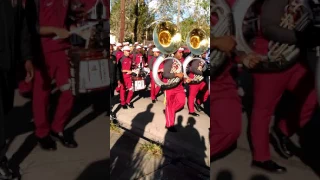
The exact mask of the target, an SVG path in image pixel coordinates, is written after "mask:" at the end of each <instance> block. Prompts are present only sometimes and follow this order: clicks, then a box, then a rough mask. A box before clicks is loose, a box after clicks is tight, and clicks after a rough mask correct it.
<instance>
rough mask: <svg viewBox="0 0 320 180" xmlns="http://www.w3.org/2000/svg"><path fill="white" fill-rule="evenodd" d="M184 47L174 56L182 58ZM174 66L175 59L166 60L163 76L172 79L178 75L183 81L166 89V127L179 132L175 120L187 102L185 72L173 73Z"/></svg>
mask: <svg viewBox="0 0 320 180" xmlns="http://www.w3.org/2000/svg"><path fill="white" fill-rule="evenodd" d="M182 52H183V49H182V48H179V49H178V50H177V51H176V52H175V53H174V57H175V58H176V59H178V60H181V58H182ZM172 66H173V61H166V62H165V63H164V69H163V77H164V78H165V80H166V79H172V78H175V77H178V78H180V79H181V82H180V83H179V85H178V86H176V87H174V88H172V89H168V90H165V97H166V109H165V116H166V128H167V129H168V130H169V131H170V132H177V130H176V128H175V127H174V122H175V115H176V112H177V111H178V110H180V109H181V108H183V107H184V104H185V98H186V95H185V92H184V87H183V77H184V75H183V73H171V69H172Z"/></svg>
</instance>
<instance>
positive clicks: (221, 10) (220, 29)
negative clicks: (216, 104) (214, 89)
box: [210, 0, 233, 75]
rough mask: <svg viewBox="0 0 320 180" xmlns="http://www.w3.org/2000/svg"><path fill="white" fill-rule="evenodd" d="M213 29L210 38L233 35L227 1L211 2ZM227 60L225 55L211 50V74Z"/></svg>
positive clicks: (217, 0) (214, 0)
mask: <svg viewBox="0 0 320 180" xmlns="http://www.w3.org/2000/svg"><path fill="white" fill-rule="evenodd" d="M210 5H211V24H213V28H211V32H210V36H211V38H212V37H221V36H225V35H231V34H232V26H233V22H232V21H233V18H232V13H231V9H230V7H229V5H228V4H227V3H226V2H225V0H213V1H211V4H210ZM225 60H226V55H225V53H223V52H221V51H219V50H217V49H211V51H210V74H211V75H214V74H215V73H216V71H218V69H219V68H220V67H221V66H222V64H224V62H225Z"/></svg>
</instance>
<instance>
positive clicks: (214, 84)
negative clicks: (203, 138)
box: [210, 73, 242, 156]
mask: <svg viewBox="0 0 320 180" xmlns="http://www.w3.org/2000/svg"><path fill="white" fill-rule="evenodd" d="M241 119H242V105H241V100H240V97H239V96H238V91H237V85H236V83H235V81H234V80H233V78H232V77H231V75H230V74H229V73H226V74H225V75H224V76H222V77H220V78H219V79H218V80H212V81H211V82H210V156H214V155H217V154H219V153H221V152H222V151H224V150H226V149H227V148H229V147H231V145H233V144H234V143H235V142H236V141H237V139H238V137H239V136H240V132H241Z"/></svg>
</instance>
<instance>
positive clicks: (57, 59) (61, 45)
mask: <svg viewBox="0 0 320 180" xmlns="http://www.w3.org/2000/svg"><path fill="white" fill-rule="evenodd" d="M39 7H40V8H39V27H40V29H39V33H40V36H41V48H42V53H43V57H42V59H39V63H38V64H37V66H36V68H35V77H34V88H33V113H34V123H35V135H36V137H37V138H38V142H39V144H40V146H41V147H42V148H43V149H46V150H56V148H57V147H56V143H55V141H53V139H52V138H51V136H50V134H51V135H52V136H54V137H55V138H57V139H59V140H60V141H61V143H62V144H63V145H64V146H66V147H68V148H75V147H77V143H76V142H75V141H74V139H73V138H72V137H71V136H68V135H67V134H66V133H65V132H64V126H65V122H66V121H67V120H68V118H69V116H70V113H71V110H72V107H73V100H74V97H73V95H72V92H71V84H70V67H69V60H68V57H67V54H66V50H67V49H68V48H69V47H70V44H69V43H68V42H67V41H66V40H65V39H67V38H68V37H69V36H70V33H69V31H68V30H67V27H66V24H65V20H66V18H67V12H68V9H69V8H68V7H69V4H68V2H67V1H65V0H55V1H54V0H51V1H39ZM56 9H59V13H57V12H56ZM55 36H58V37H59V38H60V39H58V40H53V37H55ZM53 79H55V80H56V85H57V87H58V88H59V89H60V91H61V94H60V97H59V101H58V102H59V103H58V106H57V110H56V114H55V117H54V120H53V122H52V124H50V123H49V120H48V107H49V96H50V92H51V82H52V80H53ZM50 131H51V133H50Z"/></svg>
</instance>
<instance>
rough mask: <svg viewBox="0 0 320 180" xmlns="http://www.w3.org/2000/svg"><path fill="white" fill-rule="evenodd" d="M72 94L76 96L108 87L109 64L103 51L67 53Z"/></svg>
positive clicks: (90, 50)
mask: <svg viewBox="0 0 320 180" xmlns="http://www.w3.org/2000/svg"><path fill="white" fill-rule="evenodd" d="M68 54H69V57H70V72H71V87H72V93H73V94H74V95H78V94H81V93H89V92H92V91H97V90H106V89H108V88H109V87H110V76H109V62H110V61H108V60H107V58H106V56H105V53H103V50H96V49H82V48H76V49H71V50H70V51H69V53H68Z"/></svg>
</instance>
